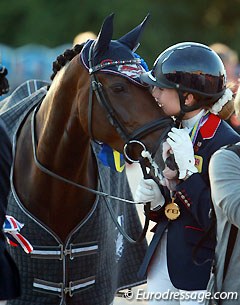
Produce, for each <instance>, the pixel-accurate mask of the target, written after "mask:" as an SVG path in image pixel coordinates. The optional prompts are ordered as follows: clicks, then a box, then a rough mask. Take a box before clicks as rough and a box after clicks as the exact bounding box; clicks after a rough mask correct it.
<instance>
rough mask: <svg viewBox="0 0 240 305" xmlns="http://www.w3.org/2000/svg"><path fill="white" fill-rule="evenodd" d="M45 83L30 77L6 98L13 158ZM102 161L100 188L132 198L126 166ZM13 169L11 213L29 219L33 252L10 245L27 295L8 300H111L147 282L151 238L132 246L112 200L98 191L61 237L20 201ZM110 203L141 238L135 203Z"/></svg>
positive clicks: (23, 303) (78, 304) (72, 303)
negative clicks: (142, 275) (142, 274)
mask: <svg viewBox="0 0 240 305" xmlns="http://www.w3.org/2000/svg"><path fill="white" fill-rule="evenodd" d="M45 85H47V83H43V82H41V81H28V82H27V83H24V84H23V85H21V86H20V87H19V88H17V89H16V90H15V91H14V92H13V94H12V95H11V96H10V97H8V98H7V99H6V100H4V101H3V102H2V107H1V109H0V115H1V117H2V119H3V120H4V122H5V124H6V127H7V130H8V133H9V136H10V137H11V139H12V142H13V157H14V153H15V148H16V141H17V131H18V129H19V128H20V126H21V123H22V122H23V120H24V118H25V117H26V115H27V114H28V113H29V111H30V110H31V109H33V108H34V107H36V106H37V105H38V104H39V103H40V102H41V100H42V99H43V98H44V96H45V95H46V92H47V88H46V86H45ZM43 86H44V87H43ZM92 147H93V151H94V153H95V155H96V159H97V154H98V152H99V149H100V147H99V145H98V144H96V143H95V142H94V143H92ZM97 164H98V172H99V177H98V190H100V191H103V192H105V193H108V194H111V195H113V196H119V197H124V198H128V199H131V198H132V195H131V191H130V188H129V185H128V181H127V177H126V173H125V171H124V172H122V173H118V172H115V171H113V170H111V169H110V168H108V167H106V166H103V165H102V163H101V162H100V161H99V160H98V159H97ZM13 172H14V168H13V167H12V173H11V193H10V196H9V203H8V211H7V213H8V214H9V215H11V216H13V217H15V218H16V219H17V220H18V221H20V222H21V223H24V228H23V229H22V231H21V233H22V234H23V235H24V236H25V237H26V238H27V239H28V240H29V241H30V242H31V244H32V245H33V252H32V253H31V254H26V253H25V252H24V251H22V250H21V248H20V247H10V248H9V251H10V254H11V255H12V256H13V258H14V260H15V261H16V263H17V265H18V268H19V271H20V275H21V285H22V296H21V297H20V298H19V299H16V300H11V301H9V302H8V304H11V305H37V304H39V305H40V304H44V305H96V304H98V305H109V304H111V303H112V302H113V299H114V295H115V293H116V291H118V290H120V289H124V288H127V287H133V286H136V285H140V284H142V283H144V282H145V281H139V280H138V278H137V271H138V269H139V267H140V264H141V262H142V260H143V257H144V255H145V252H146V247H147V243H146V241H145V242H143V243H141V244H134V245H133V244H130V243H129V242H128V241H126V240H125V239H124V238H123V236H122V235H121V234H120V233H119V231H118V229H117V228H116V226H115V224H114V222H113V221H112V219H111V217H110V215H109V212H108V210H107V207H106V203H105V200H109V199H106V198H104V197H102V196H97V197H96V201H95V203H94V205H93V207H92V210H91V211H90V213H89V214H88V215H87V216H86V217H85V219H84V220H83V221H82V222H81V223H79V224H78V226H77V227H76V228H75V229H74V230H73V231H72V232H71V233H70V234H69V236H68V238H67V240H66V241H65V242H62V241H61V240H60V239H59V238H58V236H57V235H56V234H55V233H54V232H53V231H52V230H51V229H50V228H48V227H47V226H46V225H44V223H42V222H41V221H39V220H38V219H37V218H36V217H34V215H32V214H31V213H30V212H29V211H28V210H27V209H26V208H25V206H24V202H21V201H20V200H19V197H18V194H17V192H16V189H15V187H14V182H13ZM39 204H41V203H39ZM111 204H112V206H113V208H114V211H115V215H116V217H117V219H118V222H119V223H120V224H121V225H122V226H123V227H124V228H125V230H126V232H127V233H128V234H129V235H130V236H131V237H133V238H137V237H138V235H139V233H140V232H141V224H140V220H139V217H138V214H137V211H136V208H135V206H133V205H130V204H125V203H122V202H118V201H115V202H114V201H112V202H111Z"/></svg>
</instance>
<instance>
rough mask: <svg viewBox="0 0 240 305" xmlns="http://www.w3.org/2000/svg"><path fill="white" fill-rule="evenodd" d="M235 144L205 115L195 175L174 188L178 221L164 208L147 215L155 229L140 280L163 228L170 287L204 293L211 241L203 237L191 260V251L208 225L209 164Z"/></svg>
mask: <svg viewBox="0 0 240 305" xmlns="http://www.w3.org/2000/svg"><path fill="white" fill-rule="evenodd" d="M239 141H240V136H239V134H237V133H236V132H235V131H234V130H233V129H232V128H231V127H230V126H229V125H228V124H227V123H226V122H224V121H222V120H220V118H219V117H218V116H216V115H213V114H210V115H209V117H208V120H207V121H206V122H205V124H204V125H203V126H202V127H201V128H200V130H199V132H198V135H197V138H196V141H195V144H194V153H195V165H196V166H197V167H198V173H196V174H193V175H192V176H190V177H189V178H188V179H187V180H185V181H182V182H181V183H179V184H178V185H177V191H176V200H175V202H176V203H177V204H178V205H179V207H180V213H181V214H180V216H179V218H177V219H176V220H172V221H170V220H168V219H167V217H166V216H165V213H164V207H162V208H161V209H160V210H159V211H157V212H151V216H150V217H151V220H153V221H155V222H157V225H156V227H155V234H154V236H153V239H152V241H151V243H150V245H149V248H148V251H147V253H146V256H145V258H144V261H143V264H142V266H141V268H140V270H139V276H140V277H142V276H143V275H144V274H145V273H146V272H147V268H148V266H149V264H150V262H151V258H152V257H153V255H154V251H155V250H156V247H157V245H158V243H159V241H160V239H161V237H162V234H163V232H164V231H165V229H166V228H167V229H168V233H167V262H168V271H169V276H170V279H171V282H172V284H173V285H174V286H175V287H176V288H178V289H183V290H202V289H206V287H207V283H208V280H209V276H210V269H211V261H212V258H213V254H214V247H215V238H211V237H210V236H207V239H204V242H203V244H201V246H200V247H199V249H198V251H197V252H196V255H195V256H193V251H194V249H196V245H197V244H198V242H199V241H200V240H202V237H203V236H204V235H206V234H205V232H206V231H207V229H208V228H209V226H210V225H211V219H210V215H209V212H210V209H211V207H212V202H211V194H210V183H209V176H208V165H209V160H210V158H211V156H212V154H213V153H214V152H215V151H216V150H218V149H219V148H220V147H222V146H223V145H226V144H230V143H236V142H239ZM169 201H170V198H168V199H167V198H166V204H167V203H169ZM214 235H215V234H213V236H214ZM193 257H194V259H193Z"/></svg>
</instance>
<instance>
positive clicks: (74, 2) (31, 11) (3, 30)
mask: <svg viewBox="0 0 240 305" xmlns="http://www.w3.org/2000/svg"><path fill="white" fill-rule="evenodd" d="M239 11H240V0H231V1H226V0H194V1H190V0H169V1H167V0H131V1H129V0H110V1H109V0H98V1H95V0H94V1H93V0H81V1H80V0H68V1H62V0H34V1H33V0H20V1H19V0H1V1H0V43H4V44H7V45H9V46H12V47H17V46H21V45H24V44H28V43H39V44H43V45H46V46H49V47H55V46H58V45H61V44H65V43H72V41H73V39H74V37H75V36H76V35H77V34H78V33H79V32H83V31H86V30H91V31H94V32H95V33H98V31H99V29H100V27H101V24H102V21H103V19H104V18H105V17H106V16H107V15H109V14H110V13H112V12H114V13H115V20H114V26H115V29H114V38H115V39H117V38H119V37H120V36H122V35H124V34H125V33H126V32H128V31H129V30H131V29H132V28H133V27H135V26H137V25H138V24H139V23H140V22H141V21H142V20H143V18H144V17H145V16H146V15H147V13H148V12H149V13H150V14H151V19H150V21H149V24H148V26H147V28H146V31H145V32H144V35H143V37H142V44H141V47H140V48H139V50H138V52H139V54H140V55H142V56H143V57H144V58H145V59H146V61H148V63H149V64H150V66H151V65H152V63H153V60H154V59H155V58H156V56H157V55H158V54H159V53H160V52H161V51H162V50H163V49H165V48H166V47H168V46H170V45H171V44H174V43H177V42H180V41H197V42H202V43H205V44H211V43H214V42H216V41H220V42H223V43H226V44H228V45H229V46H230V47H232V48H234V49H235V50H236V51H238V52H240V40H239V39H238V37H239V34H240V20H239Z"/></svg>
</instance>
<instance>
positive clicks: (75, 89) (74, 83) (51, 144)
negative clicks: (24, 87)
mask: <svg viewBox="0 0 240 305" xmlns="http://www.w3.org/2000/svg"><path fill="white" fill-rule="evenodd" d="M85 77H86V78H88V74H87V72H86V71H85V70H84V68H83V67H81V66H80V64H79V62H78V58H74V59H73V60H72V61H71V62H70V63H69V64H68V65H67V66H65V67H64V68H62V69H61V70H60V71H59V72H58V73H57V75H56V77H55V79H54V81H53V83H52V85H51V87H50V89H49V92H48V94H47V95H46V97H45V99H44V101H43V103H42V105H41V107H40V109H39V111H38V113H37V116H36V128H37V137H38V150H37V154H38V157H39V159H40V160H41V161H42V162H43V163H44V164H51V165H52V164H54V168H55V169H57V170H59V171H60V172H61V171H62V170H66V168H68V170H69V173H68V176H70V178H74V177H75V176H76V173H77V172H79V171H81V172H82V171H83V170H85V171H86V170H87V167H88V162H86V161H87V160H90V159H91V146H90V138H89V136H88V135H87V133H86V132H85V131H84V129H83V128H82V125H81V122H80V119H79V112H80V111H84V109H85V108H84V107H81V105H80V104H81V103H78V101H79V100H80V101H81V100H82V103H84V104H85V105H86V104H87V96H86V92H87V90H86V89H84V88H82V87H83V85H84V82H83V79H85ZM85 83H86V82H85ZM87 83H89V82H87ZM85 86H86V85H85ZM85 100H86V101H85ZM53 152H54V153H53ZM83 160H84V162H83ZM76 168H77V169H79V171H76Z"/></svg>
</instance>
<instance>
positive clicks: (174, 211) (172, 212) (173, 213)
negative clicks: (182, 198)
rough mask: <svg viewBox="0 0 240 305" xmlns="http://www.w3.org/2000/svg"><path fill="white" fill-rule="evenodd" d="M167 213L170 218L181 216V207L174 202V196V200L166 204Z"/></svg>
mask: <svg viewBox="0 0 240 305" xmlns="http://www.w3.org/2000/svg"><path fill="white" fill-rule="evenodd" d="M165 215H166V216H167V218H168V219H169V220H175V219H177V218H178V217H179V216H180V208H179V206H178V205H177V204H176V203H175V202H174V198H172V202H171V203H169V204H167V205H166V206H165Z"/></svg>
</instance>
